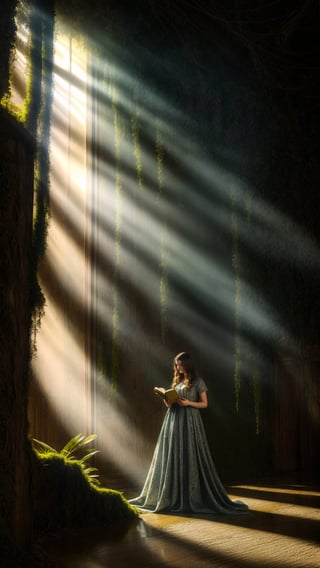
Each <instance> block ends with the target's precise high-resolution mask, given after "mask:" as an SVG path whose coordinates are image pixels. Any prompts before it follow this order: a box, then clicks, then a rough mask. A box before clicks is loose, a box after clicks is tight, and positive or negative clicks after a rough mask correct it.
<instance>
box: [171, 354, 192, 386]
mask: <svg viewBox="0 0 320 568" xmlns="http://www.w3.org/2000/svg"><path fill="white" fill-rule="evenodd" d="M178 361H179V363H181V364H182V366H183V369H184V373H179V371H178V369H177V362H178ZM195 376H196V370H195V367H194V363H193V361H192V359H191V357H190V355H189V353H187V352H186V351H182V352H181V353H178V355H176V356H175V358H174V360H173V381H172V387H173V388H174V387H175V386H176V385H177V384H178V383H180V382H181V381H183V383H184V384H185V385H186V387H187V388H188V389H190V388H191V383H192V381H193V379H194V378H195Z"/></svg>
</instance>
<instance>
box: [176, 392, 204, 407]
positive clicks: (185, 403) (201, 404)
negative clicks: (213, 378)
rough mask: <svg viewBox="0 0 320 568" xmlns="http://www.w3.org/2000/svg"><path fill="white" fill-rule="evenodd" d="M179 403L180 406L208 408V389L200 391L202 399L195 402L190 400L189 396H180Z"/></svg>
mask: <svg viewBox="0 0 320 568" xmlns="http://www.w3.org/2000/svg"><path fill="white" fill-rule="evenodd" d="M177 404H180V406H192V407H193V408H207V407H208V397H207V393H206V391H203V392H202V393H200V401H199V402H193V401H192V400H188V399H187V398H179V400H178V401H177Z"/></svg>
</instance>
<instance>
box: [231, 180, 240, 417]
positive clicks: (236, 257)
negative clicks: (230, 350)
mask: <svg viewBox="0 0 320 568" xmlns="http://www.w3.org/2000/svg"><path fill="white" fill-rule="evenodd" d="M230 197H231V235H232V248H233V253H232V268H233V272H234V282H235V313H234V324H235V339H234V345H235V353H234V357H235V362H234V391H235V407H236V411H237V412H239V398H240V386H241V334H240V325H241V279H240V252H239V234H238V231H239V228H238V216H237V209H236V202H237V193H236V188H235V187H232V189H231V195H230Z"/></svg>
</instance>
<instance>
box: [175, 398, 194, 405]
mask: <svg viewBox="0 0 320 568" xmlns="http://www.w3.org/2000/svg"><path fill="white" fill-rule="evenodd" d="M177 404H179V405H180V406H191V404H190V400H188V399H187V398H179V399H178V400H177Z"/></svg>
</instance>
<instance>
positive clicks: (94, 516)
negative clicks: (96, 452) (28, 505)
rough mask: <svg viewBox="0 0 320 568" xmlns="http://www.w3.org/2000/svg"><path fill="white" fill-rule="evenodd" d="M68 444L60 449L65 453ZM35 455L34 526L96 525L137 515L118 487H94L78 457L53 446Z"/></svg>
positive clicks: (73, 526) (50, 528) (55, 527)
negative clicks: (59, 450) (112, 488)
mask: <svg viewBox="0 0 320 568" xmlns="http://www.w3.org/2000/svg"><path fill="white" fill-rule="evenodd" d="M70 442H71V441H70ZM75 446H77V444H76V443H75ZM72 448H73V444H71V445H70V447H69V449H66V447H65V448H64V449H65V451H66V452H67V453H69V452H70V451H71V452H72V451H73V450H72ZM36 457H37V463H36V485H35V488H36V495H35V528H36V530H56V529H59V528H67V527H72V528H75V527H88V526H96V525H100V524H104V523H108V522H114V521H116V520H119V519H123V520H130V519H132V520H133V519H134V518H135V517H136V516H137V511H136V509H135V508H134V507H132V506H131V505H130V504H129V503H128V502H127V500H126V499H125V498H124V497H123V495H122V494H121V493H120V492H119V491H115V490H111V489H106V488H103V487H97V486H96V485H95V484H94V483H93V482H92V479H91V477H89V475H88V473H86V472H85V470H84V468H83V463H82V462H81V460H76V459H74V458H73V459H71V458H70V457H69V458H68V457H66V456H64V455H62V454H61V452H60V453H58V452H56V451H55V450H53V451H52V452H50V451H49V450H47V451H45V452H43V453H41V452H37V453H36Z"/></svg>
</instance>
